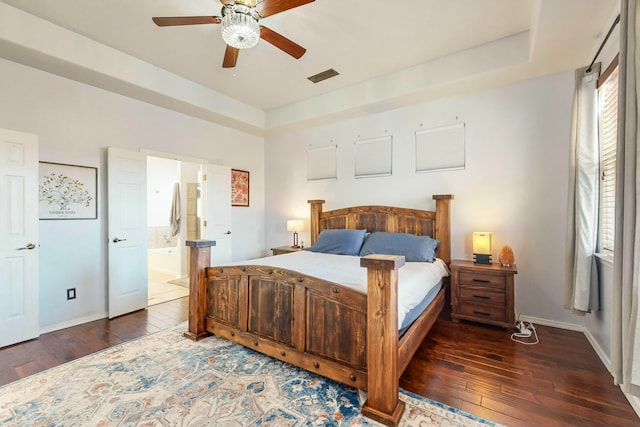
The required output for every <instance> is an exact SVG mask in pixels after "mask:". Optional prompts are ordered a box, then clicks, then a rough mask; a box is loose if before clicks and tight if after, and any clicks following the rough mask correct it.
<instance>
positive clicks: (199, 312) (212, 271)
mask: <svg viewBox="0 0 640 427" xmlns="http://www.w3.org/2000/svg"><path fill="white" fill-rule="evenodd" d="M433 199H434V200H435V201H436V211H435V212H433V211H424V210H415V209H406V208H397V207H387V206H359V207H351V208H344V209H338V210H333V211H327V212H323V211H322V204H323V203H324V201H323V200H309V203H310V205H311V243H312V244H313V243H314V242H315V241H316V238H317V237H318V235H319V234H320V232H321V231H322V230H325V229H344V228H350V229H367V230H368V231H369V232H372V231H388V232H399V233H410V234H416V235H423V236H424V235H427V236H431V237H433V238H436V239H438V240H440V247H439V249H438V257H439V258H441V259H443V260H444V261H445V262H446V263H447V265H448V264H449V262H450V261H451V259H450V258H451V246H450V201H451V199H453V196H452V195H435V196H433ZM214 245H215V242H213V241H203V240H197V241H188V242H187V246H189V247H190V248H191V251H190V271H192V272H196V274H191V278H190V285H189V286H190V299H189V330H188V332H185V336H186V337H188V338H190V339H193V340H199V339H201V338H204V337H205V336H207V335H209V334H211V333H215V334H217V335H218V336H220V337H222V338H226V339H228V340H230V341H233V342H236V343H238V344H241V345H243V346H245V347H249V348H252V349H254V350H256V351H259V352H261V353H264V354H266V355H269V356H271V357H274V358H276V359H280V360H282V361H285V362H288V363H290V364H292V365H296V366H299V367H301V368H303V369H306V370H309V371H311V372H316V373H318V374H320V375H323V376H325V377H328V378H331V379H333V380H336V381H339V382H341V383H344V384H347V385H350V386H353V387H356V388H358V389H361V390H366V391H367V392H368V395H367V401H366V402H365V403H364V405H363V407H362V414H363V415H365V416H367V417H370V418H372V419H375V420H376V421H379V422H382V423H384V424H386V425H394V426H395V425H397V424H398V422H399V421H400V418H401V417H402V413H403V411H404V406H405V405H404V402H402V401H401V400H400V399H399V398H398V391H399V378H400V375H401V374H402V372H403V371H404V369H405V368H406V367H407V365H408V364H409V362H410V360H411V358H412V357H413V354H414V353H415V352H416V350H417V349H418V347H419V346H420V343H421V342H422V340H423V339H424V338H425V336H426V335H427V332H428V331H429V329H430V328H431V326H432V325H433V323H434V322H435V321H436V319H437V317H438V315H439V314H440V312H441V311H442V308H443V307H444V295H445V288H446V286H443V287H442V289H441V290H440V292H439V293H438V295H437V296H436V298H435V299H434V301H433V302H432V303H431V304H430V305H429V307H428V308H427V309H426V310H425V311H424V312H423V313H422V315H420V317H418V319H417V320H416V321H415V322H414V323H413V325H412V326H411V327H410V328H409V329H408V330H407V332H406V333H405V334H404V335H403V336H402V338H401V339H398V301H397V289H398V269H399V268H401V267H402V266H403V265H404V263H405V260H404V257H403V256H396V255H368V256H366V257H362V258H361V259H360V265H361V266H362V267H365V268H366V269H367V281H368V284H367V286H368V294H367V295H364V294H361V293H359V292H356V291H354V290H352V289H350V288H347V287H345V286H342V285H340V284H337V283H332V282H327V281H324V280H321V279H318V278H315V277H311V276H307V275H304V274H300V273H297V272H295V271H291V270H285V269H280V268H275V267H269V266H259V265H236V266H215V267H209V266H210V265H211V262H210V261H211V259H210V257H211V246H214ZM445 285H446V283H445Z"/></svg>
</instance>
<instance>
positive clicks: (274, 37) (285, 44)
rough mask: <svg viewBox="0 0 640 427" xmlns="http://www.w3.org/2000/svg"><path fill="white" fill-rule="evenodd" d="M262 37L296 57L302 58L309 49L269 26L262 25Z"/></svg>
mask: <svg viewBox="0 0 640 427" xmlns="http://www.w3.org/2000/svg"><path fill="white" fill-rule="evenodd" d="M260 38H261V39H262V40H264V41H267V42H269V43H271V44H272V45H274V46H275V47H277V48H278V49H280V50H281V51H283V52H286V53H288V54H289V55H291V56H293V57H294V58H296V59H300V58H301V57H302V55H304V53H305V52H306V51H307V49H305V48H303V47H302V46H300V45H299V44H297V43H294V42H292V41H291V40H289V39H288V38H286V37H285V36H283V35H282V34H279V33H276V32H275V31H273V30H271V29H269V28H267V27H263V26H260Z"/></svg>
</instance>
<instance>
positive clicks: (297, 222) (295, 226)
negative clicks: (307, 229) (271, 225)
mask: <svg viewBox="0 0 640 427" xmlns="http://www.w3.org/2000/svg"><path fill="white" fill-rule="evenodd" d="M303 227H304V222H303V221H302V220H301V219H289V220H287V231H302V229H303Z"/></svg>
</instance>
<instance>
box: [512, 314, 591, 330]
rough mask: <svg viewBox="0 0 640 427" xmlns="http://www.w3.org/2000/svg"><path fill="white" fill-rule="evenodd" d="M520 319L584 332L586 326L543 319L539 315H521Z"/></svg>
mask: <svg viewBox="0 0 640 427" xmlns="http://www.w3.org/2000/svg"><path fill="white" fill-rule="evenodd" d="M520 320H524V321H527V322H531V323H534V324H536V325H543V326H551V327H554V328H559V329H567V330H570V331H578V332H584V327H583V326H581V325H576V324H574V323H565V322H556V321H555V320H547V319H541V318H539V317H532V316H524V315H520Z"/></svg>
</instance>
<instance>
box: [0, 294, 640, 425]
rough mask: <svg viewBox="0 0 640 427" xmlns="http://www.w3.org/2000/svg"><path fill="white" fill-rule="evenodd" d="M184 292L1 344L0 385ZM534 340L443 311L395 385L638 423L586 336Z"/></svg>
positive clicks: (133, 325) (442, 396)
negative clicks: (524, 340)
mask: <svg viewBox="0 0 640 427" xmlns="http://www.w3.org/2000/svg"><path fill="white" fill-rule="evenodd" d="M187 315H188V303H187V298H182V299H179V300H175V301H170V302H167V303H163V304H158V305H155V306H151V307H149V308H148V309H146V310H141V311H138V312H135V313H132V314H128V315H126V316H122V317H119V318H116V319H113V320H110V321H109V320H106V319H103V320H97V321H95V322H90V323H86V324H83V325H79V326H74V327H72V328H67V329H62V330H59V331H55V332H51V333H48V334H43V335H42V336H41V337H40V338H39V339H37V340H32V341H28V342H25V343H21V344H17V345H13V346H10V347H5V348H3V349H0V385H4V384H7V383H9V382H12V381H14V380H16V379H18V378H23V377H25V376H28V375H31V374H34V373H36V372H39V371H42V370H45V369H47V368H51V367H53V366H56V365H59V364H61V363H64V362H67V361H70V360H73V359H76V358H78V357H82V356H85V355H87V354H90V353H93V352H96V351H99V350H103V349H105V348H108V347H111V346H113V345H117V344H120V343H123V342H125V341H129V340H131V339H135V338H137V337H140V336H143V335H146V334H148V333H151V332H155V331H159V330H161V329H164V328H168V327H171V326H174V325H177V324H179V323H180V322H183V321H184V320H186V319H187ZM537 332H538V336H539V338H540V343H539V344H538V345H534V346H525V345H522V344H518V343H515V342H513V341H511V340H510V338H509V333H507V332H505V331H504V330H503V329H501V328H492V327H487V326H481V325H476V324H472V323H452V322H451V321H450V320H448V314H447V313H443V316H442V318H441V319H440V320H438V321H437V322H436V324H435V325H434V328H433V330H432V331H431V332H430V333H429V335H428V336H427V338H426V339H425V341H424V342H423V343H422V346H421V347H420V349H419V350H418V353H417V354H416V356H415V357H414V359H413V361H412V362H411V363H410V364H409V366H408V367H407V370H406V371H405V373H404V374H403V376H402V378H401V380H400V385H401V387H402V388H404V389H405V390H407V391H410V392H413V393H416V394H419V395H423V396H427V397H429V398H431V399H433V400H437V401H439V402H442V403H445V404H447V405H450V406H453V407H456V408H459V409H462V410H464V411H467V412H470V413H472V414H475V415H478V416H481V417H483V418H486V419H489V420H492V421H495V422H498V423H502V424H505V425H507V426H513V427H515V426H640V419H639V418H638V416H637V415H636V414H635V412H634V411H633V409H632V408H631V406H630V405H629V403H628V402H627V400H626V399H625V397H624V395H623V394H622V392H621V391H620V389H619V388H618V387H617V386H615V385H614V384H613V380H612V378H611V375H610V374H609V373H608V372H607V370H606V368H605V367H604V365H603V364H602V362H601V361H600V359H599V358H598V356H597V355H596V353H595V351H594V350H593V349H592V348H591V346H590V344H589V342H588V341H587V339H586V338H585V337H584V335H583V334H581V333H579V332H573V331H565V330H561V329H556V328H549V327H543V326H538V327H537Z"/></svg>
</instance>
